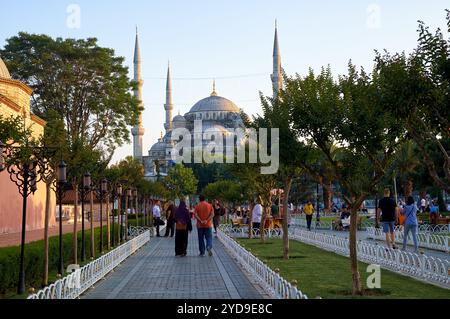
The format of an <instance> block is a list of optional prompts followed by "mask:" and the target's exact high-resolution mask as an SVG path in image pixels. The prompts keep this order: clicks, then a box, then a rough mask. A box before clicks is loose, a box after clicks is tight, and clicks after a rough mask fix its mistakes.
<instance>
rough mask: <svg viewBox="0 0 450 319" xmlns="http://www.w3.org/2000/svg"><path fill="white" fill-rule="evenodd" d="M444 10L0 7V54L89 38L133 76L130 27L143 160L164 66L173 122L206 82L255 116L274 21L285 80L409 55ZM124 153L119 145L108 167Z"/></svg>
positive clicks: (34, 2)
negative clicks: (22, 36)
mask: <svg viewBox="0 0 450 319" xmlns="http://www.w3.org/2000/svg"><path fill="white" fill-rule="evenodd" d="M446 8H448V9H450V3H449V2H448V0H445V1H444V0H432V1H425V0H395V1H392V0H390V1H388V0H378V1H377V0H372V1H365V0H341V1H336V0H335V1H331V0H328V1H327V0H315V1H306V0H272V1H267V0H245V1H244V0H209V1H205V0H189V1H187V0H164V1H162V0H158V1H156V0H127V1H118V0H89V1H85V0H79V1H77V0H71V1H65V0H22V1H10V0H0V47H3V46H4V45H5V41H6V39H8V38H10V37H12V36H15V35H17V33H18V32H20V31H25V32H29V33H37V34H47V35H50V36H52V37H63V38H87V37H95V38H97V39H98V41H99V45H101V46H104V47H109V48H112V49H114V50H115V53H116V55H118V56H123V57H125V64H126V65H127V66H128V67H129V70H130V77H131V78H132V77H133V74H132V70H133V53H134V40H135V30H136V26H138V29H139V37H140V46H141V55H142V74H143V79H144V87H143V99H144V104H145V111H144V113H143V125H144V128H145V129H146V132H145V136H144V155H146V154H148V150H149V149H150V147H151V145H152V144H154V143H155V142H156V140H157V139H158V138H159V136H160V134H161V131H163V130H164V126H163V125H164V121H165V115H164V114H165V113H164V106H163V105H164V103H165V76H166V73H167V64H168V61H169V60H170V65H171V73H172V86H173V100H174V116H175V115H177V114H178V112H180V113H181V114H182V115H183V114H185V113H187V112H188V111H189V110H190V109H191V107H192V106H193V105H194V104H195V103H196V102H197V101H199V100H201V99H203V98H205V97H207V96H209V95H210V93H211V92H212V83H213V79H216V83H217V92H218V94H219V95H220V96H223V97H226V98H228V99H230V100H232V101H233V102H234V103H236V104H237V105H238V106H239V107H240V108H242V109H244V111H245V112H246V113H247V114H256V113H260V112H261V104H260V100H259V92H260V91H261V92H262V93H263V94H265V95H271V94H272V89H271V81H270V74H271V72H272V54H273V37H274V24H275V20H277V23H278V35H279V43H280V50H281V59H282V67H283V68H284V70H285V71H286V73H287V74H288V75H293V74H295V73H299V74H301V75H303V74H305V73H306V72H307V71H308V69H309V68H313V69H314V70H317V71H319V70H320V68H321V67H322V66H328V65H330V67H331V69H332V71H333V73H334V74H335V75H337V74H344V73H345V72H346V70H347V65H348V62H349V60H352V62H353V63H354V64H356V65H357V66H363V67H364V68H365V69H366V70H370V69H371V68H372V66H373V59H374V55H375V53H374V52H375V50H378V51H382V50H384V49H386V50H388V51H390V52H402V51H405V52H411V51H412V50H413V49H414V47H415V46H416V44H417V27H418V23H417V21H418V20H422V21H424V22H425V23H426V24H427V25H429V26H430V27H431V28H432V29H433V30H434V29H436V28H438V27H440V28H441V29H444V30H445V25H446V20H445V15H446V13H445V9H446ZM130 140H131V135H130ZM132 153H133V151H132V145H131V144H128V145H124V146H122V147H120V148H118V149H117V151H116V153H115V154H114V157H113V160H112V163H115V162H117V161H119V160H121V159H123V158H125V157H126V156H129V155H132Z"/></svg>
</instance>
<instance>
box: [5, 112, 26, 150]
mask: <svg viewBox="0 0 450 319" xmlns="http://www.w3.org/2000/svg"><path fill="white" fill-rule="evenodd" d="M23 127H24V123H23V118H22V117H21V116H12V115H11V116H10V117H4V116H3V115H1V114H0V141H2V142H3V143H4V144H6V143H8V142H23V141H24V140H26V138H27V137H28V136H30V134H31V132H30V130H24V128H23Z"/></svg>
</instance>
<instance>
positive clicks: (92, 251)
mask: <svg viewBox="0 0 450 319" xmlns="http://www.w3.org/2000/svg"><path fill="white" fill-rule="evenodd" d="M89 197H90V198H89V199H90V211H91V258H92V259H94V258H95V229H94V192H93V191H91V192H90V194H89Z"/></svg>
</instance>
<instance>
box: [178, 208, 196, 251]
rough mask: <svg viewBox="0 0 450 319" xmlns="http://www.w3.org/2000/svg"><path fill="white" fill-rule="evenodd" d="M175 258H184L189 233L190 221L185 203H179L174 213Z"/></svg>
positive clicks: (190, 228) (190, 229)
mask: <svg viewBox="0 0 450 319" xmlns="http://www.w3.org/2000/svg"><path fill="white" fill-rule="evenodd" d="M174 219H175V223H176V225H175V256H180V257H186V255H187V246H188V238H189V233H188V232H190V231H192V221H191V217H190V215H189V210H188V208H187V206H186V202H185V201H181V202H180V206H178V208H177V210H176V211H175V216H174Z"/></svg>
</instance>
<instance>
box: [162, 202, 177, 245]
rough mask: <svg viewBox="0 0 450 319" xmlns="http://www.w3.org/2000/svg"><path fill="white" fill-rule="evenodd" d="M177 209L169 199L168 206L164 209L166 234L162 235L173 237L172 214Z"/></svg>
mask: <svg viewBox="0 0 450 319" xmlns="http://www.w3.org/2000/svg"><path fill="white" fill-rule="evenodd" d="M176 210H177V207H176V206H175V204H174V203H173V202H172V201H170V202H169V207H167V210H166V221H167V227H166V234H165V235H164V237H169V235H170V237H173V236H174V235H175V220H174V218H173V216H174V215H175V211H176Z"/></svg>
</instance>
